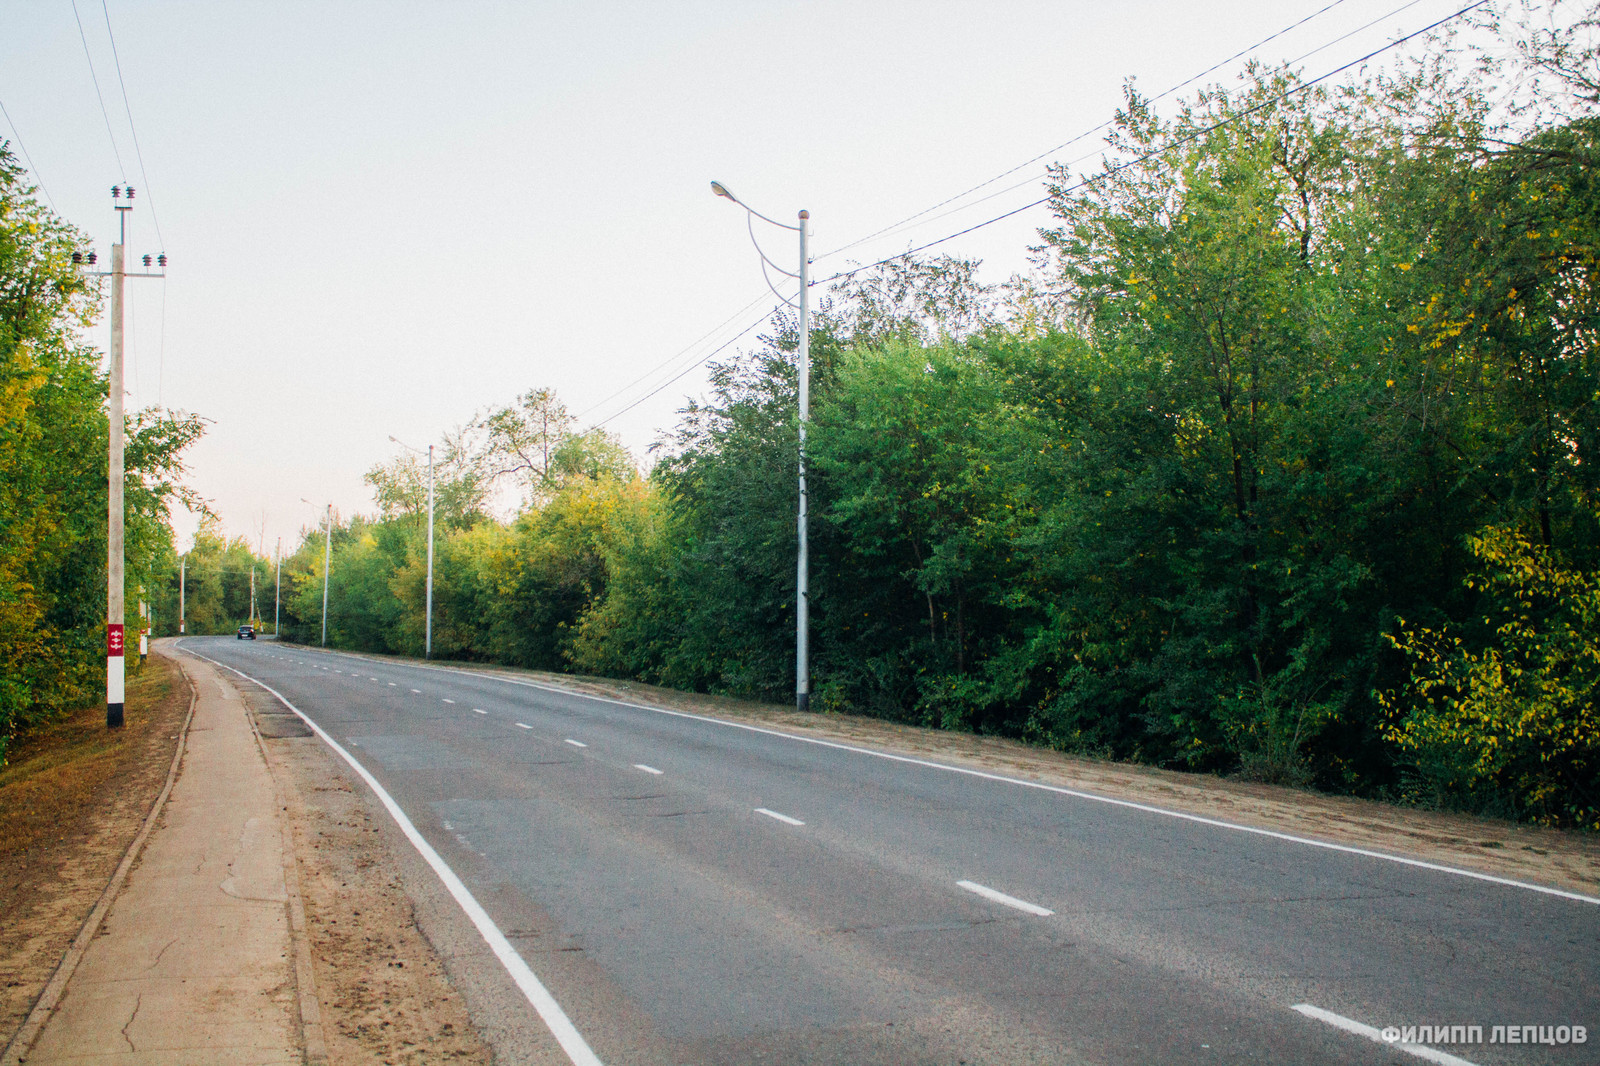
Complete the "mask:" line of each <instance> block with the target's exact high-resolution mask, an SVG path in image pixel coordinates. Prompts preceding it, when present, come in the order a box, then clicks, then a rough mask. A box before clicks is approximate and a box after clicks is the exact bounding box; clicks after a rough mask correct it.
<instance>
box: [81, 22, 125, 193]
mask: <svg viewBox="0 0 1600 1066" xmlns="http://www.w3.org/2000/svg"><path fill="white" fill-rule="evenodd" d="M72 17H73V19H74V20H75V21H76V22H77V23H78V40H80V41H82V42H83V58H84V59H87V60H88V61H89V79H90V80H91V81H93V82H94V95H95V99H97V100H99V101H100V114H101V116H103V117H104V118H105V120H106V136H107V137H109V138H111V154H112V155H114V156H116V158H117V173H118V174H121V175H122V180H123V181H124V182H126V181H127V180H128V168H127V167H125V166H123V165H122V153H121V152H120V151H118V150H117V135H116V134H115V133H112V132H111V112H109V111H107V110H106V98H105V96H104V95H103V94H102V93H101V92H100V76H99V75H97V74H96V73H95V72H94V56H92V55H90V54H89V38H88V37H87V36H86V35H85V34H84V32H83V19H82V18H80V17H79V15H78V0H72Z"/></svg>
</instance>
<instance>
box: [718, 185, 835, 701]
mask: <svg viewBox="0 0 1600 1066" xmlns="http://www.w3.org/2000/svg"><path fill="white" fill-rule="evenodd" d="M711 191H712V192H714V193H716V194H717V195H718V196H721V197H723V198H725V199H728V200H732V201H733V202H734V203H736V204H738V205H739V206H740V207H742V208H744V210H745V228H746V229H748V230H749V231H750V242H751V243H752V244H754V245H755V246H756V254H758V255H759V256H761V276H762V277H764V278H767V287H768V288H770V289H772V291H773V294H774V295H776V296H777V297H778V299H780V300H782V301H783V302H784V303H786V304H788V305H789V306H790V307H795V308H796V309H797V310H798V311H799V312H800V351H799V353H798V354H797V356H796V362H797V363H798V364H799V369H800V514H799V518H798V522H797V525H798V530H799V551H798V556H799V559H798V562H797V564H796V575H795V619H794V625H795V651H794V703H795V707H796V708H798V709H799V710H802V711H804V710H808V709H809V708H810V704H811V635H810V628H811V587H810V586H811V579H810V573H809V570H808V566H809V558H808V555H809V553H808V549H807V546H806V423H807V422H808V421H810V419H811V314H810V292H809V289H810V287H811V286H810V272H811V271H810V263H809V262H808V260H809V259H810V257H809V256H808V255H807V253H806V222H807V220H808V219H810V218H811V212H809V211H801V212H800V216H799V218H800V224H799V225H797V226H790V225H787V224H786V223H783V222H779V221H777V220H776V219H771V218H768V217H767V216H766V215H763V214H762V213H761V212H759V211H757V210H755V209H754V208H753V207H751V206H750V205H749V204H746V203H745V202H744V201H743V200H740V199H739V198H738V197H737V196H735V195H733V193H731V192H729V191H728V187H727V186H726V185H723V184H722V183H721V182H718V181H714V182H712V183H711ZM752 215H753V216H755V217H756V218H759V219H760V220H761V221H763V222H766V223H769V224H770V225H774V226H777V227H778V228H779V229H786V230H789V231H790V232H793V233H798V234H799V235H800V272H799V273H798V274H795V273H791V272H790V271H787V270H785V269H783V268H782V267H781V266H779V265H778V264H777V263H774V262H773V261H772V260H770V259H768V258H767V253H765V252H763V251H762V250H761V245H760V243H759V242H757V241H756V233H755V228H754V226H753V224H752V223H751V222H750V216H752ZM769 266H770V267H772V269H774V270H776V271H777V272H778V273H780V274H783V275H785V276H787V277H791V278H794V279H796V280H798V281H799V282H800V303H799V304H798V305H796V304H794V303H793V302H792V301H790V300H789V299H788V298H787V297H785V296H784V295H783V294H782V293H780V292H778V290H777V289H776V288H773V285H772V279H771V278H770V277H768V276H767V267H769Z"/></svg>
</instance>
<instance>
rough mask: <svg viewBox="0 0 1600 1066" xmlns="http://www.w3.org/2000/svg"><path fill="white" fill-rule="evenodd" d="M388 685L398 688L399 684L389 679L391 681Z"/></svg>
mask: <svg viewBox="0 0 1600 1066" xmlns="http://www.w3.org/2000/svg"><path fill="white" fill-rule="evenodd" d="M389 687H390V688H399V687H400V686H398V685H396V684H395V683H394V682H393V681H391V682H389Z"/></svg>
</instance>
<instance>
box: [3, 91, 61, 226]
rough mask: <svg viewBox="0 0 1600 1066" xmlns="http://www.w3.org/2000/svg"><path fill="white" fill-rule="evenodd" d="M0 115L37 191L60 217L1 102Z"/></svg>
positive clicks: (9, 113) (48, 191)
mask: <svg viewBox="0 0 1600 1066" xmlns="http://www.w3.org/2000/svg"><path fill="white" fill-rule="evenodd" d="M0 115H4V116H5V118H6V125H7V126H10V127H11V137H12V139H13V140H15V141H16V142H17V150H18V151H20V152H21V153H22V158H23V160H24V161H25V162H26V163H27V164H28V172H29V173H31V174H32V175H33V180H34V181H35V182H37V183H38V185H39V191H40V192H42V193H44V198H45V201H46V202H47V203H49V205H50V210H51V211H55V213H56V214H57V215H60V214H61V212H60V211H58V210H56V202H55V200H54V199H53V198H52V197H51V196H50V190H49V189H47V188H45V187H44V179H43V178H41V177H40V176H39V168H38V167H36V166H34V165H33V157H32V156H31V155H29V154H28V148H27V146H26V145H24V144H23V143H22V134H21V133H19V132H17V124H16V123H15V122H13V121H12V119H11V112H9V111H7V110H6V105H5V104H4V103H3V102H0Z"/></svg>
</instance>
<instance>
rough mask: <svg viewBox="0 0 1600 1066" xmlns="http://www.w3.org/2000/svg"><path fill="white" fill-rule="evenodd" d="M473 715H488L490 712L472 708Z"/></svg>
mask: <svg viewBox="0 0 1600 1066" xmlns="http://www.w3.org/2000/svg"><path fill="white" fill-rule="evenodd" d="M472 713H473V714H488V713H489V712H488V711H480V710H479V709H478V708H476V707H474V708H472Z"/></svg>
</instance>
